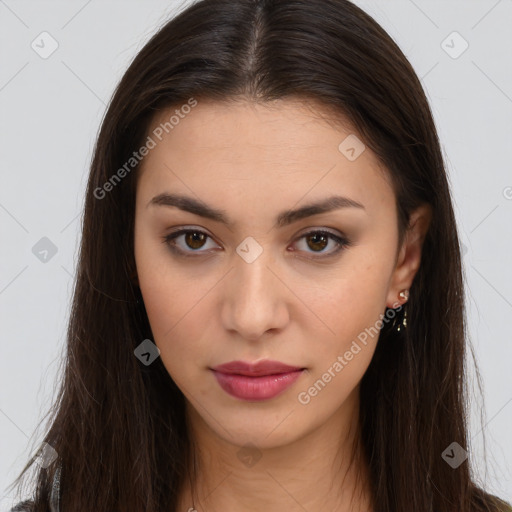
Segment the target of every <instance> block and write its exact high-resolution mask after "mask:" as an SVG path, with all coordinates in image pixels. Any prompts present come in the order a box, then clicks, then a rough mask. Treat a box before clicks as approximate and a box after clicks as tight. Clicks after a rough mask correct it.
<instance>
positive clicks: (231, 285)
mask: <svg viewBox="0 0 512 512" xmlns="http://www.w3.org/2000/svg"><path fill="white" fill-rule="evenodd" d="M275 267H276V265H275V264H274V265H273V264H272V261H271V259H270V258H268V257H267V256H266V251H263V253H262V254H261V255H260V256H259V257H258V258H257V259H256V260H255V261H253V262H252V263H248V262H247V261H244V259H243V258H241V257H239V256H238V255H235V256H234V268H233V269H232V270H231V272H229V275H228V276H227V281H226V284H225V287H224V294H223V297H222V312H221V319H222V323H223V326H224V328H225V329H226V330H228V331H232V332H236V333H238V335H239V337H241V338H243V339H246V340H250V341H257V340H259V339H260V338H261V337H262V336H263V335H264V334H265V333H267V332H274V333H275V332H279V331H280V330H282V329H283V328H284V327H285V326H286V325H287V323H288V321H289V311H288V306H287V301H288V300H290V297H292V296H293V295H292V293H291V292H290V291H289V290H288V288H287V287H286V286H285V285H284V284H283V282H282V278H280V276H279V272H278V271H277V269H276V268H275Z"/></svg>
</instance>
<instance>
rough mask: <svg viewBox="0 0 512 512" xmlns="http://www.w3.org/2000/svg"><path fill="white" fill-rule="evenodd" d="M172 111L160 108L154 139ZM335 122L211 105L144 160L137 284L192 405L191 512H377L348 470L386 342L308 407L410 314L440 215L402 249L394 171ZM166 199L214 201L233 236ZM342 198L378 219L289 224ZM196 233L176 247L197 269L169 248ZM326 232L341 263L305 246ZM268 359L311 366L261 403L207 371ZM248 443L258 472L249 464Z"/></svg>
mask: <svg viewBox="0 0 512 512" xmlns="http://www.w3.org/2000/svg"><path fill="white" fill-rule="evenodd" d="M174 110H175V109H174V108H172V109H169V111H166V112H160V113H159V114H158V115H157V116H156V117H155V118H154V120H153V123H152V126H151V130H152V129H153V128H154V127H157V126H158V125H159V124H160V123H161V122H165V120H167V119H169V117H170V115H171V114H172V113H173V112H174ZM337 119H338V122H337V123H336V122H334V121H333V115H332V113H331V114H330V115H329V112H328V111H326V110H324V109H323V108H322V107H321V106H320V105H315V104H313V103H308V104H306V103H304V102H301V101H299V100H297V99H289V98H288V99H286V100H278V101H275V102H272V103H267V104H255V103H251V102H249V101H245V100H242V101H237V102H230V103H218V102H212V101H199V102H198V105H197V106H196V107H195V108H194V109H193V110H192V112H191V113H190V114H188V115H187V116H186V117H185V118H184V119H181V120H180V122H179V124H178V125H176V126H175V127H174V129H173V130H172V131H170V132H169V134H168V135H166V136H165V137H164V138H163V139H162V141H161V142H160V141H159V142H158V144H157V145H156V147H155V148H153V149H152V150H151V151H150V152H149V154H148V155H147V156H146V157H145V158H144V160H143V162H142V167H141V169H140V174H139V175H138V183H137V194H136V217H135V260H136V266H137V279H138V283H139V286H140V288H141V292H142V296H143V299H144V303H145V307H146V311H147V314H148V318H149V321H150V325H151V328H152V333H153V336H154V342H155V344H156V345H157V346H158V348H159V349H160V357H161V358H162V362H163V364H164V365H165V367H166V369H167V371H168V372H169V374H170V375H171V377H172V378H173V379H174V380H175V382H176V383H177V384H178V386H179V387H180V389H181V390H182V392H183V393H184V395H185V397H186V399H187V400H186V402H187V410H186V413H187V417H188V419H189V422H190V428H191V435H192V436H193V438H194V440H195V443H196V445H197V447H198V454H199V476H198V479H197V482H195V488H196V497H195V498H194V501H192V496H191V494H190V486H189V485H188V484H185V485H184V487H183V489H182V490H181V491H180V506H179V509H178V510H183V511H185V510H189V509H190V508H192V507H193V505H194V506H195V509H196V510H198V511H200V512H201V511H206V510H208V511H235V510H245V511H248V512H251V511H258V512H260V511H261V510H265V511H266V512H277V511H279V512H282V510H294V511H295V510H297V511H298V510H300V511H303V510H304V509H306V510H309V511H314V510H337V511H348V510H351V511H357V510H366V511H368V510H374V508H373V506H372V504H371V500H370V497H369V487H368V480H367V476H368V467H367V463H366V461H365V460H364V457H362V456H361V453H360V452H359V451H358V450H356V453H355V459H354V463H353V464H352V465H351V466H350V467H349V460H350V455H351V453H352V449H353V447H354V446H356V447H357V445H354V443H355V441H356V440H357V435H358V433H359V424H358V408H359V385H360V381H361V378H362V377H363V375H364V373H365V371H366V369H367V368H368V365H369V363H370V361H371V358H372V355H373V353H374V350H375V346H376V343H377V341H378V336H373V337H372V336H370V337H368V339H367V343H366V344H365V345H363V344H362V343H359V346H360V347H361V350H360V351H359V352H358V353H357V354H356V355H354V357H353V359H352V360H350V361H348V362H347V364H346V366H344V367H343V369H342V371H338V372H334V375H335V376H334V377H332V378H331V380H330V382H328V383H327V384H326V385H325V387H323V389H322V390H321V391H320V392H318V393H317V395H316V396H314V397H311V399H310V401H309V403H307V404H303V403H300V402H299V400H298V395H299V393H301V392H305V391H307V390H308V389H309V388H310V387H311V386H313V384H314V383H315V382H316V381H318V379H320V378H322V375H323V374H325V372H327V371H328V369H329V368H332V367H333V363H334V362H335V361H337V358H338V356H340V355H341V356H343V354H345V353H346V352H347V351H348V350H349V349H350V347H351V346H352V343H353V342H354V340H357V336H358V335H359V334H360V333H361V332H363V331H364V330H365V328H370V327H371V326H375V325H376V322H378V320H379V319H381V318H382V315H383V314H384V313H385V311H386V307H389V308H391V307H394V308H396V307H397V306H398V305H399V303H404V302H405V301H404V300H401V299H400V298H399V296H398V294H399V292H400V291H401V290H403V289H409V288H410V286H411V283H412V281H413V279H414V275H415V274H416V272H417V270H418V268H419V265H420V258H421V247H422V243H423V240H424V236H425V233H426V231H427V229H428V225H429V222H430V219H431V211H430V209H429V207H428V206H427V205H425V206H422V207H420V208H418V210H416V211H415V212H413V214H412V216H411V228H410V230H409V232H408V233H407V236H406V238H405V240H404V243H403V244H402V246H401V247H398V228H397V212H396V205H395V196H394V192H393V189H392V188H391V185H390V182H389V181H388V178H387V175H386V172H385V170H384V169H383V168H382V167H381V165H380V164H379V162H378V160H377V159H376V157H375V155H374V154H373V153H372V152H371V150H370V149H369V148H366V149H365V150H364V151H363V152H362V153H361V154H360V156H359V157H358V158H356V159H355V160H354V161H350V160H349V159H347V158H346V156H345V155H344V154H342V153H341V152H340V150H339V149H338V146H339V144H340V143H341V142H342V141H343V140H344V139H345V138H346V137H347V136H348V135H350V134H356V132H355V130H354V129H353V128H352V127H351V126H350V123H348V122H347V121H346V120H343V122H340V119H341V118H340V117H338V118H337ZM148 133H149V134H150V133H151V131H150V132H148ZM360 138H361V137H360ZM164 192H166V193H171V192H172V193H182V194H185V195H187V196H191V197H193V198H195V199H200V200H201V201H203V202H204V203H206V204H208V205H210V206H212V207H214V208H217V209H221V210H223V211H224V212H225V214H226V215H227V216H228V217H229V219H230V220H232V221H233V224H232V225H229V226H226V225H224V224H222V223H219V222H216V221H214V220H211V219H206V218H203V217H201V216H199V215H196V214H194V213H190V212H186V211H183V210H180V209H178V208H176V207H171V206H163V205H148V203H149V202H150V200H151V199H152V198H153V197H154V196H156V195H158V194H161V193H164ZM332 194H339V195H343V196H346V197H348V198H351V199H353V200H355V201H358V202H359V203H362V204H363V205H364V209H361V208H354V207H346V208H341V209H337V210H333V211H330V212H325V213H321V214H316V215H314V216H311V217H307V218H303V219H301V220H298V221H297V222H294V223H292V224H290V225H287V226H284V227H277V226H276V222H275V221H276V217H277V215H278V213H280V212H282V211H283V210H285V209H292V208H298V207H301V206H304V205H305V204H308V203H310V202H313V201H317V200H320V199H324V198H326V197H328V196H330V195H332ZM182 227H186V228H190V229H191V230H192V231H194V230H196V231H197V230H200V231H202V232H204V233H206V234H207V235H208V237H206V238H205V239H203V240H202V242H201V241H200V242H197V241H196V242H195V244H194V241H193V239H191V237H190V236H189V238H188V239H187V238H186V236H185V235H182V236H180V237H179V238H178V239H175V240H174V243H175V244H176V245H177V246H178V247H179V248H181V249H182V251H184V252H186V251H188V253H189V254H190V253H193V254H192V256H191V257H189V258H187V257H183V256H179V255H177V254H175V253H173V252H172V251H171V250H170V248H169V246H168V245H166V244H165V243H163V240H164V237H165V236H166V235H167V234H169V233H170V232H171V231H173V230H176V229H178V228H182ZM312 229H317V230H321V229H324V230H328V231H330V232H332V233H334V234H337V235H341V236H343V235H344V236H345V237H346V238H348V240H349V241H350V244H349V245H348V246H345V247H342V249H341V251H339V252H337V253H335V250H336V248H337V247H338V244H337V243H336V241H335V240H333V239H331V238H327V239H325V244H327V245H325V244H324V245H325V246H324V245H322V244H321V243H318V241H315V240H312V238H311V237H310V238H308V237H304V236H303V235H304V234H305V233H307V232H308V231H310V230H312ZM246 237H253V238H254V239H255V240H256V241H257V243H258V244H259V246H261V248H262V253H261V254H260V255H259V256H258V257H257V258H256V259H255V260H254V261H253V262H251V263H248V262H247V261H246V260H244V259H243V258H242V257H241V256H240V255H239V254H238V253H237V252H236V248H237V247H238V246H239V245H240V244H241V242H242V241H243V240H244V239H245V238H246ZM200 240H201V239H200ZM187 242H188V245H187ZM171 243H172V242H171ZM292 249H294V250H292ZM198 251H199V254H198ZM201 251H202V252H201ZM329 254H332V255H331V256H329ZM322 255H324V256H323V257H322ZM325 255H326V256H325ZM377 325H378V324H377ZM264 359H272V360H278V361H281V362H284V363H286V364H290V365H293V366H299V367H301V368H306V369H307V370H306V371H305V372H304V373H303V374H302V375H301V376H300V378H299V379H298V380H297V381H296V382H295V383H294V384H293V385H292V386H291V387H290V388H288V389H286V390H285V391H284V392H283V393H281V394H280V395H278V396H277V397H274V398H272V399H269V400H266V401H262V402H255V401H243V400H239V399H237V398H234V397H232V396H230V395H228V394H227V393H226V392H224V391H223V390H222V389H221V387H220V386H219V385H218V383H217V381H216V379H215V377H214V376H213V374H212V372H211V371H210V370H209V368H211V367H213V366H216V365H218V364H221V363H225V362H229V361H233V360H245V361H259V360H264ZM331 373H332V371H331ZM303 396H304V395H303ZM242 447H245V448H244V450H245V451H246V452H248V453H249V454H250V455H252V456H253V457H254V463H253V464H251V465H248V464H247V463H244V461H243V460H241V457H240V450H241V448H242ZM242 453H243V452H242Z"/></svg>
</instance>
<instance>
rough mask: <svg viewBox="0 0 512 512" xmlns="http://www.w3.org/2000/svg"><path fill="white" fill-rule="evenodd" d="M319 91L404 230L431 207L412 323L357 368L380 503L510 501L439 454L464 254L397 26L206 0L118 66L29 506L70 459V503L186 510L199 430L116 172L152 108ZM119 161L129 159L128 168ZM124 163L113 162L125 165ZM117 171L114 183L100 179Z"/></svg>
mask: <svg viewBox="0 0 512 512" xmlns="http://www.w3.org/2000/svg"><path fill="white" fill-rule="evenodd" d="M286 97H296V98H305V99H312V100H315V101H317V102H319V103H321V104H322V105H324V106H326V107H329V108H330V110H331V111H332V112H334V114H335V115H336V113H338V114H340V115H343V116H345V117H346V118H348V119H349V120H350V121H351V122H352V123H353V125H354V126H355V127H356V128H357V130H358V134H359V135H360V137H361V138H362V139H363V141H364V143H365V144H366V145H367V146H368V147H369V148H370V149H371V150H372V151H373V152H374V153H375V154H376V155H377V157H378V158H379V159H380V161H381V162H382V164H383V165H384V166H385V168H386V169H387V172H388V174H389V176H390V178H391V181H392V184H393V187H394V190H395V194H396V201H397V207H398V227H399V233H400V241H401V240H402V237H403V235H404V233H405V231H406V229H407V227H408V218H409V214H410V212H411V211H412V210H413V209H414V208H415V207H417V206H419V205H420V204H421V203H429V204H430V205H431V206H432V212H433V217H432V222H431V225H430V229H429V231H428V234H427V237H426V239H425V242H424V247H423V254H422V263H421V267H420V269H419V270H418V273H417V275H416V277H415V279H414V282H413V284H412V287H411V290H410V299H409V302H408V303H407V309H406V310H407V323H408V327H407V329H405V330H402V332H401V333H397V332H396V331H395V330H393V329H391V328H390V325H389V323H384V325H383V326H382V329H381V332H380V338H379V342H378V344H377V348H376V352H375V354H374V357H373V359H372V361H371V364H370V366H369V368H368V370H367V372H366V373H365V375H364V377H363V379H362V382H361V400H360V402H361V406H360V407H361V408H360V420H361V429H362V431H361V439H362V442H363V447H364V453H365V456H366V457H367V459H368V462H369V467H370V478H371V488H372V493H373V496H372V497H373V501H374V503H375V506H376V510H378V512H410V511H411V510H414V511H416V512H433V511H436V512H437V511H438V512H441V511H450V512H455V511H456V512H469V511H484V510H486V511H498V510H505V509H506V504H505V502H503V501H501V500H499V499H498V498H496V497H494V496H492V495H490V494H487V493H486V492H484V491H483V490H482V489H480V488H479V487H478V486H477V485H476V484H475V483H474V482H473V480H472V477H471V475H470V466H469V462H470V460H471V458H470V459H469V460H466V461H465V462H463V463H462V464H460V465H459V466H458V467H456V468H453V467H451V465H449V464H448V463H447V462H446V461H445V460H444V458H443V457H442V454H443V452H444V451H445V449H446V448H447V447H449V445H450V444H451V443H453V442H456V443H458V444H459V445H460V447H462V448H464V449H466V450H468V451H469V447H468V442H469V440H468V434H467V428H468V426H467V416H468V397H467V389H466V384H465V382H466V373H465V371H466V370H465V364H466V363H465V357H466V323H465V310H464V287H463V284H464V282H463V273H462V268H461V253H460V246H459V238H458V233H457V228H456V223H455V217H454V212H453V208H452V202H451V197H450V190H449V184H448V182H447V176H446V171H445V166H444V162H443V158H442V154H441V150H440V144H439V140H438V135H437V132H436V127H435V125H434V121H433V117H432V113H431V111H430V108H429V104H428V102H427V99H426V97H425V93H424V91H423V89H422V86H421V83H420V81H419V80H418V77H417V76H416V74H415V72H414V70H413V68H412V67H411V65H410V63H409V62H408V60H407V59H406V57H405V56H404V54H403V53H402V52H401V50H400V49H399V48H398V46H397V45H396V44H395V42H394V41H393V40H392V39H391V38H390V37H389V35H388V34H387V33H386V32H385V31H384V30H383V29H382V28H381V27H380V26H379V25H378V24H377V23H376V22H375V21H374V20H373V19H372V18H371V17H370V16H368V15H367V14H366V13H364V12H363V11H362V10H361V9H359V8H358V7H356V6H355V5H353V4H352V3H350V2H349V1H347V0H315V1H311V0H280V1H272V0H236V1H233V0H202V1H198V2H196V3H194V4H192V5H190V6H188V7H187V8H186V9H184V10H182V12H181V13H179V14H178V15H177V16H175V17H174V18H173V19H172V20H170V21H169V22H168V23H167V24H166V25H165V26H163V28H161V29H160V30H159V31H158V32H157V33H156V34H155V35H154V36H153V37H152V38H151V40H150V41H149V42H148V43H147V44H146V45H145V47H144V48H143V49H142V50H141V51H140V53H139V54H138V55H137V56H136V58H135V59H134V61H133V63H132V64H131V65H130V67H129V68H128V70H127V71H126V73H125V75H124V76H123V78H122V80H121V82H120V83H119V85H118V87H117V89H116V91H115V93H114V95H113V97H112V100H111V102H110V105H109V107H108V110H107V113H106V115H105V118H104V120H103V123H102V126H101V130H100V133H99V136H98V139H97V142H96V146H95V150H94V156H93V161H92V165H91V170H90V176H89V181H88V186H87V193H86V197H85V205H84V216H83V223H82V239H81V246H80V254H79V261H78V267H77V276H76V282H75V289H74V296H73V303H72V311H71V315H70V321H69V327H68V333H67V351H66V355H65V361H64V371H63V379H62V381H61V384H60V389H59V392H58V398H57V400H56V401H55V404H54V406H53V407H52V409H51V411H50V412H51V417H50V418H49V421H48V429H47V433H46V435H45V436H44V441H45V442H46V443H48V444H49V445H50V446H51V447H53V449H55V451H56V453H57V455H58V458H57V460H56V461H55V462H54V463H53V464H51V465H49V466H48V467H47V468H43V467H40V466H37V467H36V466H35V465H33V462H34V459H32V460H31V461H30V462H29V463H28V464H27V465H26V467H25V468H24V469H23V471H22V473H21V474H20V476H19V477H18V478H17V480H16V483H18V482H19V481H21V479H22V477H23V476H24V475H25V474H26V473H27V472H28V469H29V468H31V467H34V468H35V474H34V482H35V485H34V487H33V489H32V491H33V492H32V501H33V510H36V511H41V512H42V511H48V510H49V505H48V502H49V499H50V492H51V486H52V482H53V480H54V476H55V471H56V470H57V468H61V470H62V474H61V480H60V495H61V499H60V506H61V511H63V512H66V511H73V512H85V511H88V512H89V511H90V510H95V511H98V512H100V511H109V512H113V511H116V510H119V511H121V510H122V511H123V512H132V511H133V512H141V511H143V510H144V511H152V512H154V511H160V510H176V505H177V498H178V493H179V490H180V488H181V485H182V483H183V479H184V477H185V475H186V472H187V470H188V467H187V463H186V461H187V460H188V458H187V457H188V455H189V454H190V449H191V444H190V440H189V437H188V431H187V425H186V422H185V417H184V405H185V403H184V396H183V394H182V393H181V391H180V390H179V389H178V387H177V386H176V385H175V383H174V382H173V380H172V378H171V377H170V376H169V374H168V373H167V371H166V369H165V367H164V366H163V364H162V362H161V359H160V358H158V359H157V360H155V361H154V362H153V363H152V364H151V365H149V366H145V365H144V364H142V363H141V361H140V360H139V359H138V358H137V357H135V356H134V350H135V348H136V347H137V346H138V345H139V344H140V343H141V342H142V341H143V340H145V339H152V334H151V329H150V325H149V322H148V318H147V315H146V312H145V309H144V304H143V301H142V297H141V294H140V289H139V288H138V286H137V284H136V280H135V279H134V276H135V275H136V269H135V262H134V251H133V227H134V205H135V190H136V175H137V166H134V167H133V169H132V170H129V171H128V170H127V172H126V173H123V178H122V180H121V181H119V182H118V181H116V182H113V181H112V177H113V175H114V174H115V173H116V171H117V170H118V169H120V168H122V166H123V165H125V163H126V162H127V161H129V159H130V158H131V157H132V155H133V152H134V151H136V150H137V149H138V148H140V147H141V146H142V145H143V144H144V142H145V139H146V136H147V130H148V128H149V123H150V121H151V119H152V118H153V116H154V114H155V113H156V112H158V111H160V110H162V109H164V108H168V107H170V106H174V105H180V104H187V103H188V102H189V101H190V99H191V98H194V99H195V101H199V102H200V101H201V99H206V98H207V99H212V100H217V101H229V100H230V99H236V98H246V99H248V100H250V101H257V102H266V101H271V100H275V99H281V98H286ZM125 170H126V168H125ZM118 176H119V174H118ZM109 180H111V181H110V183H111V184H112V186H111V187H109V190H108V192H105V193H103V192H102V193H99V192H98V191H99V190H100V189H101V190H103V191H105V190H106V188H105V186H104V185H105V183H107V182H108V181H109Z"/></svg>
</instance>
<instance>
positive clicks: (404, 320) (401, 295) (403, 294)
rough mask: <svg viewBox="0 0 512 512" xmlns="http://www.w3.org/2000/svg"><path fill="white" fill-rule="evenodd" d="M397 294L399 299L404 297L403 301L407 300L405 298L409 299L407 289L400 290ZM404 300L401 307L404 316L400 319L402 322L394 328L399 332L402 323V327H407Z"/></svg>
mask: <svg viewBox="0 0 512 512" xmlns="http://www.w3.org/2000/svg"><path fill="white" fill-rule="evenodd" d="M398 296H399V297H400V298H401V299H405V302H407V300H408V299H409V290H406V289H405V290H402V291H401V292H400V293H399V294H398ZM405 302H404V305H403V308H404V317H403V319H402V322H401V323H399V324H398V327H397V328H396V330H397V332H400V328H401V327H402V325H403V326H404V328H407V310H406V309H405Z"/></svg>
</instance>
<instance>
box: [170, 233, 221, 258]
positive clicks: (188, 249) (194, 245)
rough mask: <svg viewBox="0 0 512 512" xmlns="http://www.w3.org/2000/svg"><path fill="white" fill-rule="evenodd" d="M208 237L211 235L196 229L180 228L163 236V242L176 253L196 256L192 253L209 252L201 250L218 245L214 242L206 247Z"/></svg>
mask: <svg viewBox="0 0 512 512" xmlns="http://www.w3.org/2000/svg"><path fill="white" fill-rule="evenodd" d="M208 239H211V237H210V236H209V235H207V234H206V233H204V232H203V231H199V230H198V229H181V230H179V231H176V232H175V233H170V234H169V235H166V236H164V237H163V242H164V243H165V244H167V246H168V247H169V249H171V250H172V251H173V252H175V253H176V254H178V255H181V256H196V254H194V253H197V256H199V255H201V254H203V253H207V252H209V251H207V250H203V249H205V248H206V249H210V248H212V247H218V246H216V245H215V244H214V245H213V246H212V247H208ZM212 243H213V242H212Z"/></svg>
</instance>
